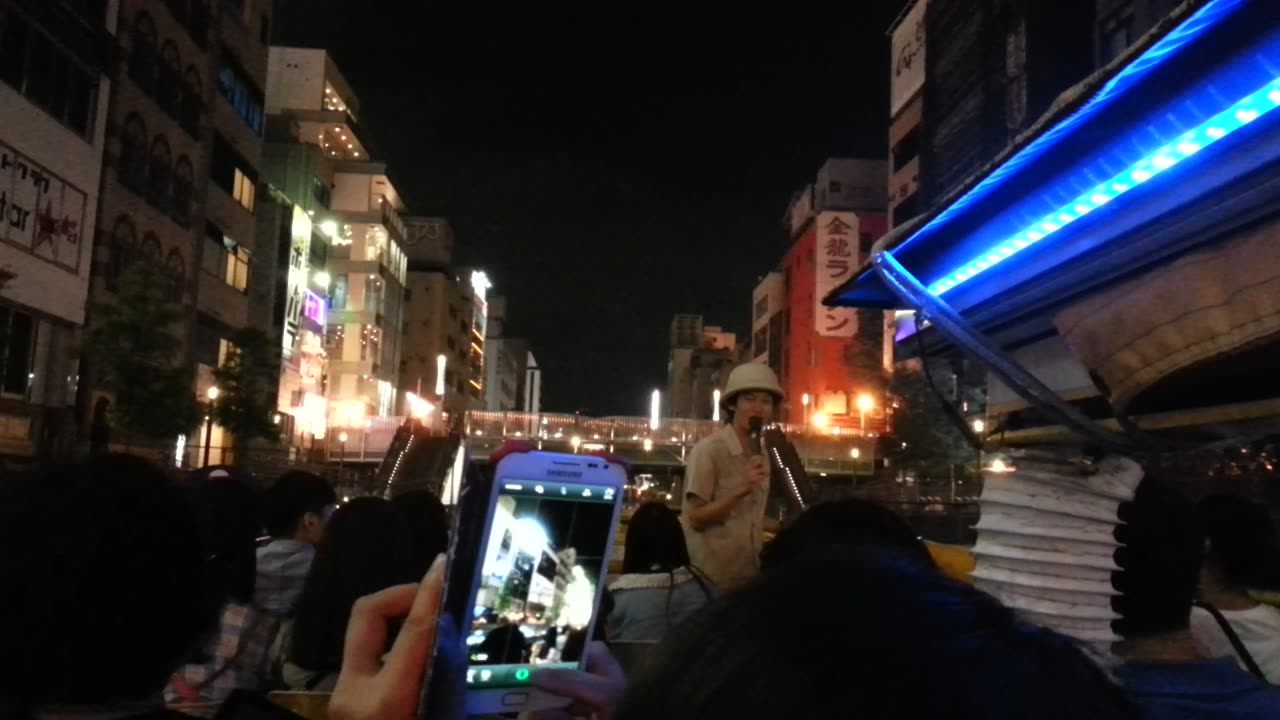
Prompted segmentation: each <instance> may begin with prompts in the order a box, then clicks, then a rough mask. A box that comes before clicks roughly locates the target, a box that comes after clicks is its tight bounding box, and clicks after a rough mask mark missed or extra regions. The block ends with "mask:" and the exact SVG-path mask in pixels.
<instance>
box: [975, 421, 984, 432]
mask: <svg viewBox="0 0 1280 720" xmlns="http://www.w3.org/2000/svg"><path fill="white" fill-rule="evenodd" d="M986 429H987V424H986V423H985V422H983V421H981V420H974V421H973V431H974V432H976V433H980V432H983V431H984V430H986Z"/></svg>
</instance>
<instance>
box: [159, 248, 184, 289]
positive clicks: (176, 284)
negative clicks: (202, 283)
mask: <svg viewBox="0 0 1280 720" xmlns="http://www.w3.org/2000/svg"><path fill="white" fill-rule="evenodd" d="M164 272H165V274H166V275H168V276H169V279H170V280H172V281H173V299H174V301H175V302H179V303H181V302H182V296H183V295H184V294H185V292H186V288H187V264H186V262H185V261H183V259H182V253H180V252H178V249H177V248H172V249H170V250H169V254H168V255H167V256H165V259H164Z"/></svg>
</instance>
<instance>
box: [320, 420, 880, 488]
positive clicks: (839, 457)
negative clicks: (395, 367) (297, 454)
mask: <svg viewBox="0 0 1280 720" xmlns="http://www.w3.org/2000/svg"><path fill="white" fill-rule="evenodd" d="M404 421H405V418H404V417H377V418H367V419H365V420H364V421H363V422H362V423H355V424H353V425H352V426H349V427H342V426H334V427H331V428H329V431H328V433H327V434H326V436H325V438H324V439H323V440H321V441H320V442H322V443H324V451H325V456H326V457H327V458H328V460H329V462H342V463H350V464H366V463H378V462H381V461H382V458H383V457H385V456H386V454H387V449H388V448H389V447H390V446H391V439H392V436H393V435H394V434H395V432H396V430H397V429H399V428H400V427H401V425H403V424H404ZM426 422H427V423H428V425H430V423H431V420H430V419H428V420H427V421H426ZM654 425H656V426H654ZM720 427H722V425H721V423H719V422H716V421H714V420H689V419H684V418H661V419H659V420H658V422H657V423H656V424H655V423H653V422H652V421H651V420H650V419H649V418H643V417H604V418H590V417H584V416H582V415H565V414H556V413H523V412H489V411H480V410H472V411H468V412H467V413H466V414H465V415H464V416H463V418H462V419H461V422H460V423H458V424H456V425H454V426H453V429H454V431H455V432H461V433H462V434H463V435H465V436H466V439H467V447H468V451H469V452H470V454H471V457H472V458H474V459H476V460H480V461H483V460H485V459H487V458H488V456H489V454H490V453H492V452H493V451H494V450H495V449H497V448H498V447H499V446H501V445H502V443H504V442H506V441H508V440H520V441H524V442H528V443H530V444H532V445H535V446H537V447H538V448H540V449H542V450H548V451H552V452H566V453H573V452H578V453H593V452H611V453H616V454H618V455H620V456H622V457H623V458H625V459H626V460H627V461H628V462H629V463H631V464H632V465H633V466H635V467H637V468H642V469H643V468H651V469H653V470H661V469H663V468H678V467H680V466H683V465H684V462H685V459H686V458H687V457H688V453H689V450H690V449H692V448H693V446H694V445H695V444H697V442H698V441H699V440H702V439H703V438H705V437H707V436H708V435H711V434H712V433H714V432H715V431H716V430H718V429H719V428H720ZM779 427H780V428H781V429H782V431H783V432H784V433H785V434H786V436H787V439H788V440H790V441H791V443H792V444H793V445H795V448H796V452H797V454H799V456H800V458H801V461H802V462H803V463H804V465H805V469H806V470H807V471H808V472H810V473H812V474H818V475H821V474H830V475H844V476H854V475H871V474H872V471H873V468H874V460H875V447H876V440H877V438H876V436H875V435H874V434H871V433H867V434H863V433H860V432H856V431H855V432H853V433H850V432H849V431H848V430H844V431H841V430H840V429H839V428H832V429H830V430H819V429H816V428H809V429H808V431H807V432H806V429H805V428H804V427H802V426H799V425H787V424H782V425H779ZM437 429H438V432H439V433H440V434H442V435H443V434H445V432H446V431H445V427H444V425H443V424H440V425H439V426H438V428H437ZM344 438H345V440H344Z"/></svg>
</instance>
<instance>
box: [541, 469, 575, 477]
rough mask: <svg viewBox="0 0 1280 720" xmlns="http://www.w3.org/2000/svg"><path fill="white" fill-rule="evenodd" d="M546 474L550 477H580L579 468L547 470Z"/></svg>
mask: <svg viewBox="0 0 1280 720" xmlns="http://www.w3.org/2000/svg"><path fill="white" fill-rule="evenodd" d="M547 474H548V475H550V476H551V477H572V478H580V477H582V471H581V470H548V471H547Z"/></svg>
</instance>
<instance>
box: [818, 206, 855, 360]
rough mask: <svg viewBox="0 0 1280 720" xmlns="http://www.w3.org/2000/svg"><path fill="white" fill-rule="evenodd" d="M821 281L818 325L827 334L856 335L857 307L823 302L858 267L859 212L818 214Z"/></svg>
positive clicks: (819, 274)
mask: <svg viewBox="0 0 1280 720" xmlns="http://www.w3.org/2000/svg"><path fill="white" fill-rule="evenodd" d="M814 265H815V268H814V270H815V271H816V273H817V282H816V284H815V286H814V294H813V303H814V309H813V319H814V329H815V330H816V331H817V333H818V334H819V335H823V336H826V337H853V335H854V333H856V332H857V331H858V318H857V315H856V314H855V311H854V309H853V308H829V307H827V306H825V305H823V304H822V298H824V297H826V295H827V293H829V292H831V291H832V290H835V289H836V287H838V286H839V285H841V284H842V283H844V282H845V281H846V280H848V279H849V278H851V277H853V273H854V271H855V270H857V268H858V216H857V215H855V214H853V213H851V212H824V213H821V214H819V215H818V237H817V247H816V252H815V253H814Z"/></svg>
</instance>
